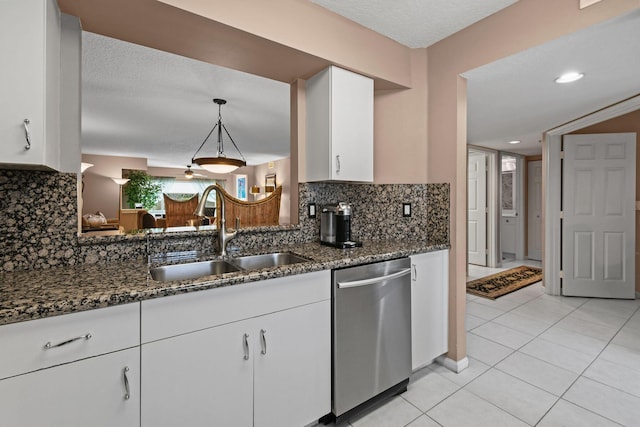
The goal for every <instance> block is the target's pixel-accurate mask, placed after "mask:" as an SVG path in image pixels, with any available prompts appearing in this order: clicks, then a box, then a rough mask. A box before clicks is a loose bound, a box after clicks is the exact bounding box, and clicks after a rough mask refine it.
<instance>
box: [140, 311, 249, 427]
mask: <svg viewBox="0 0 640 427" xmlns="http://www.w3.org/2000/svg"><path fill="white" fill-rule="evenodd" d="M249 327H250V324H249V321H242V322H236V323H231V324H228V325H224V326H219V327H215V328H210V329H205V330H202V331H199V332H193V333H189V334H185V335H180V336H177V337H173V338H167V339H164V340H160V341H155V342H152V343H149V344H144V345H143V346H142V388H143V390H144V395H143V396H142V416H141V420H142V426H145V427H163V426H166V427H174V426H189V427H198V426H238V427H242V426H251V425H252V424H253V392H252V390H253V358H254V357H255V355H254V351H253V348H252V344H251V340H252V339H255V337H253V336H249V337H248V338H247V345H248V347H245V340H244V334H249V335H250V334H251V331H250V330H249ZM245 352H246V353H245ZM245 355H246V356H248V359H245Z"/></svg>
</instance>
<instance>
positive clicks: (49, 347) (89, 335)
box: [44, 334, 91, 350]
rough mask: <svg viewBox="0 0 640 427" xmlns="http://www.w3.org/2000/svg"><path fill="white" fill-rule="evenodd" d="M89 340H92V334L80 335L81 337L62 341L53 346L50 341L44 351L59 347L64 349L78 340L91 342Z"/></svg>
mask: <svg viewBox="0 0 640 427" xmlns="http://www.w3.org/2000/svg"><path fill="white" fill-rule="evenodd" d="M89 339H91V334H85V335H80V336H79V337H75V338H71V339H69V340H66V341H62V342H61V343H58V344H51V341H49V342H48V343H46V344H45V345H44V349H45V350H49V349H51V348H57V347H62V346H63V345H67V344H71V343H72V342H75V341H78V340H89Z"/></svg>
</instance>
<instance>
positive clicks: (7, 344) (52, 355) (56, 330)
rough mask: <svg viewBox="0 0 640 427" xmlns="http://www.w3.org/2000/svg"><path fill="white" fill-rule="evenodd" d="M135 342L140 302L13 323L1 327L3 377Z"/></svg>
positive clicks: (138, 323)
mask: <svg viewBox="0 0 640 427" xmlns="http://www.w3.org/2000/svg"><path fill="white" fill-rule="evenodd" d="M87 334H89V335H90V338H88V339H87V338H86V337H87V336H88V335H87ZM136 345H140V304H139V303H134V304H125V305H119V306H114V307H107V308H101V309H96V310H89V311H83V312H80V313H73V314H65V315H62V316H56V317H51V318H46V319H38V320H31V321H26V322H21V323H13V324H10V325H5V326H1V327H0V349H2V350H1V351H0V379H2V378H6V377H10V376H13V375H18V374H22V373H25V372H30V371H35V370H37V369H42V368H47V367H50V366H55V365H59V364H62V363H68V362H72V361H74V360H78V359H83V358H86V357H91V356H96V355H99V354H104V353H109V352H112V351H115V350H120V349H124V348H128V347H134V346H136Z"/></svg>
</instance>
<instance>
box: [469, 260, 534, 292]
mask: <svg viewBox="0 0 640 427" xmlns="http://www.w3.org/2000/svg"><path fill="white" fill-rule="evenodd" d="M541 280H542V269H541V268H536V267H529V266H527V265H522V266H520V267H516V268H512V269H510V270H506V271H501V272H500V273H496V274H492V275H491V276H487V277H483V278H481V279H476V280H472V281H470V282H467V293H468V294H473V295H478V296H481V297H484V298H489V299H496V298H498V297H501V296H503V295H506V294H509V293H511V292H513V291H517V290H518V289H521V288H524V287H525V286H529V285H532V284H534V283H536V282H539V281H541Z"/></svg>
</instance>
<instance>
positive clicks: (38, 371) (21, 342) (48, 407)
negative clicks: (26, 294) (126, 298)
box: [0, 303, 140, 427]
mask: <svg viewBox="0 0 640 427" xmlns="http://www.w3.org/2000/svg"><path fill="white" fill-rule="evenodd" d="M0 349H1V350H0V425H2V426H5V425H6V426H19V427H42V426H47V427H49V426H50V427H58V426H64V427H76V426H77V427H86V426H96V427H102V426H104V427H111V426H120V427H134V426H139V425H140V304H139V303H133V304H124V305H119V306H115V307H108V308H101V309H96V310H88V311H83V312H79V313H73V314H65V315H63V316H54V317H50V318H44V319H38V320H32V321H28V322H19V323H12V324H9V325H4V326H0ZM127 395H128V396H127Z"/></svg>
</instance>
